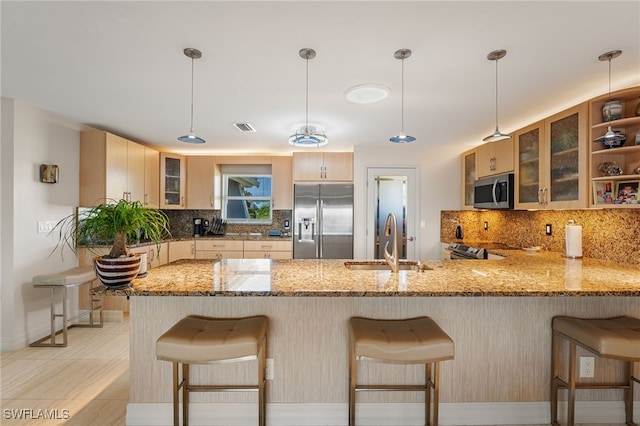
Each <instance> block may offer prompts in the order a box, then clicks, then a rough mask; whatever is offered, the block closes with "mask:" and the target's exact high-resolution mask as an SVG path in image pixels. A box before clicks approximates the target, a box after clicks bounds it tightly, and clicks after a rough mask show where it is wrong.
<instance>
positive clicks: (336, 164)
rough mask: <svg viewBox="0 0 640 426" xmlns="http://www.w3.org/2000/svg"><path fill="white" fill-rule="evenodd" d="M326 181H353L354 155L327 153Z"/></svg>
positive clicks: (325, 158) (325, 164)
mask: <svg viewBox="0 0 640 426" xmlns="http://www.w3.org/2000/svg"><path fill="white" fill-rule="evenodd" d="M324 179H325V180H334V181H348V182H350V181H352V180H353V153H351V152H325V153H324Z"/></svg>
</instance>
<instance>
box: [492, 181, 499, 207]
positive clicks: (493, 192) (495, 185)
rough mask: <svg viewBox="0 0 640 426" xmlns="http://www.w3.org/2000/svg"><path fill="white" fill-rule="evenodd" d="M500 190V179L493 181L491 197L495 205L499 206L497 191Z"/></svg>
mask: <svg viewBox="0 0 640 426" xmlns="http://www.w3.org/2000/svg"><path fill="white" fill-rule="evenodd" d="M497 188H498V179H496V180H494V181H493V188H492V189H491V196H492V197H493V204H495V205H496V206H497V205H498V197H497V195H496V189H497Z"/></svg>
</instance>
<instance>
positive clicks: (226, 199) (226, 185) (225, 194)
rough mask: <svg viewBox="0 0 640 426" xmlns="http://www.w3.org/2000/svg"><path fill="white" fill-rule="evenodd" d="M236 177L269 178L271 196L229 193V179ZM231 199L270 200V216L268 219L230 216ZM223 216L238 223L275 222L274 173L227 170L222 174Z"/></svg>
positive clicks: (231, 221)
mask: <svg viewBox="0 0 640 426" xmlns="http://www.w3.org/2000/svg"><path fill="white" fill-rule="evenodd" d="M235 177H239V178H269V180H270V193H269V196H245V195H229V180H230V179H233V178H235ZM229 201H244V202H247V201H268V202H269V218H268V219H251V218H246V219H241V218H229V217H228V211H227V209H228V203H229ZM222 217H223V218H224V219H226V220H227V222H228V223H237V224H271V223H273V174H272V173H265V172H261V173H247V172H239V173H238V172H235V173H234V172H227V173H223V174H222Z"/></svg>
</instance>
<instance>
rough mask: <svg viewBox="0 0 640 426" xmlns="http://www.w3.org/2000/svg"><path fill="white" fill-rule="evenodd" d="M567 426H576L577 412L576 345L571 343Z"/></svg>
mask: <svg viewBox="0 0 640 426" xmlns="http://www.w3.org/2000/svg"><path fill="white" fill-rule="evenodd" d="M567 404H568V413H567V426H574V423H575V411H576V344H575V343H573V342H569V395H568V397H567Z"/></svg>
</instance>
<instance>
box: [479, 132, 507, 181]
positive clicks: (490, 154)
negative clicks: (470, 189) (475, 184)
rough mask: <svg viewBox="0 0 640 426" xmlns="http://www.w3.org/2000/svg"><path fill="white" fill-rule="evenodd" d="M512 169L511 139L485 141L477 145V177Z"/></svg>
mask: <svg viewBox="0 0 640 426" xmlns="http://www.w3.org/2000/svg"><path fill="white" fill-rule="evenodd" d="M512 171H513V139H505V140H503V141H499V142H487V143H485V144H484V145H480V146H479V147H478V178H482V177H486V176H492V175H498V174H502V173H509V172H512Z"/></svg>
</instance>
